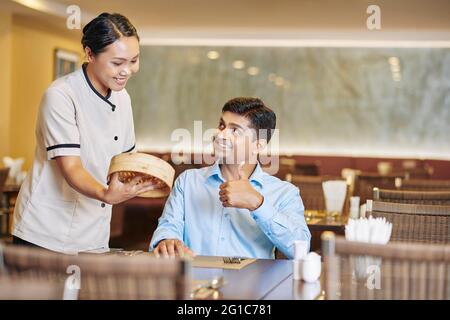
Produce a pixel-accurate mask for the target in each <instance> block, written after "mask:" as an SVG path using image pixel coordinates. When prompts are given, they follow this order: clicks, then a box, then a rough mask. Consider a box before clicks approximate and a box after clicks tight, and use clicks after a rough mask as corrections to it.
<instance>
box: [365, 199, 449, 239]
mask: <svg viewBox="0 0 450 320" xmlns="http://www.w3.org/2000/svg"><path fill="white" fill-rule="evenodd" d="M366 215H371V216H372V217H374V218H377V217H382V218H386V220H387V221H389V222H391V223H392V234H391V240H393V241H412V242H423V243H444V244H450V205H446V206H441V205H425V204H405V203H394V202H382V201H373V202H368V205H367V213H366Z"/></svg>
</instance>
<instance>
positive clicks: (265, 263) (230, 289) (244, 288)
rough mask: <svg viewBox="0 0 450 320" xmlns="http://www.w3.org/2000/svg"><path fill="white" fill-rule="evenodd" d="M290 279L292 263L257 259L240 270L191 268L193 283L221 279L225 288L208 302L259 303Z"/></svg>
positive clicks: (213, 295)
mask: <svg viewBox="0 0 450 320" xmlns="http://www.w3.org/2000/svg"><path fill="white" fill-rule="evenodd" d="M291 275H292V261H290V260H271V259H259V260H256V261H255V262H253V263H251V264H249V265H248V266H246V267H244V268H242V269H240V270H232V269H214V268H198V267H194V268H192V278H193V279H194V280H210V279H212V278H213V277H215V276H223V277H224V279H225V285H224V286H223V287H222V288H221V289H220V290H218V292H216V294H212V295H211V296H210V297H209V299H224V300H229V299H238V300H241V299H248V300H261V299H264V298H265V297H266V296H268V295H270V293H271V291H273V290H274V289H275V288H276V287H277V286H278V285H280V284H281V283H282V282H284V281H287V279H288V278H289V277H290V276H291Z"/></svg>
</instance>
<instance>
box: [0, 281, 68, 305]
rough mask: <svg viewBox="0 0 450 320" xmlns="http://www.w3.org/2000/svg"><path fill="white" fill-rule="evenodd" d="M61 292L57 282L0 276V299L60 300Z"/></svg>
mask: <svg viewBox="0 0 450 320" xmlns="http://www.w3.org/2000/svg"><path fill="white" fill-rule="evenodd" d="M63 292H64V288H63V285H58V284H57V283H52V282H48V281H43V280H32V281H30V280H28V279H20V278H10V277H0V300H62V299H63V297H64V295H63Z"/></svg>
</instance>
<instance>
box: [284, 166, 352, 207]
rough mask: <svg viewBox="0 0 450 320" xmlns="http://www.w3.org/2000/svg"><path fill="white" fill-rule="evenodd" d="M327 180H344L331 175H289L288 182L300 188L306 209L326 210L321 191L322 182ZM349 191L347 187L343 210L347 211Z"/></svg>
mask: <svg viewBox="0 0 450 320" xmlns="http://www.w3.org/2000/svg"><path fill="white" fill-rule="evenodd" d="M329 180H342V181H346V180H345V179H343V178H341V177H332V176H318V177H313V176H300V175H292V176H291V177H290V182H291V183H292V184H294V185H295V186H297V187H298V188H299V189H300V196H301V198H302V200H303V205H304V206H305V209H306V210H318V211H324V210H326V206H325V196H324V193H323V188H322V182H324V181H329ZM350 196H351V194H350V192H349V190H348V188H347V195H346V199H345V202H344V208H343V212H344V213H346V212H348V207H349V199H350Z"/></svg>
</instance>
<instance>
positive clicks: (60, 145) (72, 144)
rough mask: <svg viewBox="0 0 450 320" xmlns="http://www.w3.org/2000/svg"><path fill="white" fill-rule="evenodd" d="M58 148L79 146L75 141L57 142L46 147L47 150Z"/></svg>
mask: <svg viewBox="0 0 450 320" xmlns="http://www.w3.org/2000/svg"><path fill="white" fill-rule="evenodd" d="M58 148H80V145H79V144H75V143H66V144H57V145H54V146H51V147H48V148H47V151H50V150H53V149H58Z"/></svg>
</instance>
